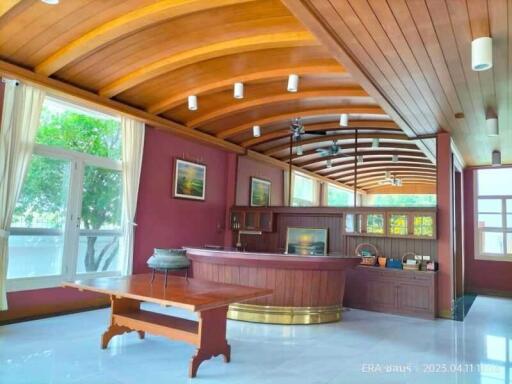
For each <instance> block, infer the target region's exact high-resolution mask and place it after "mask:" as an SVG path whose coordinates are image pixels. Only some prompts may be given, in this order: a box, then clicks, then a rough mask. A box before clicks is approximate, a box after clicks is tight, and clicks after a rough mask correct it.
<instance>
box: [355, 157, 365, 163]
mask: <svg viewBox="0 0 512 384" xmlns="http://www.w3.org/2000/svg"><path fill="white" fill-rule="evenodd" d="M363 162H364V159H363V156H361V155H359V156H357V164H363Z"/></svg>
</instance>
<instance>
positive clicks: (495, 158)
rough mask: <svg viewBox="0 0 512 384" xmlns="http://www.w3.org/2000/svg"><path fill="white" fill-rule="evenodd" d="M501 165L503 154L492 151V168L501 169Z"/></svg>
mask: <svg viewBox="0 0 512 384" xmlns="http://www.w3.org/2000/svg"><path fill="white" fill-rule="evenodd" d="M500 165H501V152H500V151H492V166H493V167H499V166H500Z"/></svg>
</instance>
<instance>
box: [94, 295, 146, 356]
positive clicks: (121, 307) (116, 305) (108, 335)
mask: <svg viewBox="0 0 512 384" xmlns="http://www.w3.org/2000/svg"><path fill="white" fill-rule="evenodd" d="M110 303H111V314H110V325H109V327H108V328H107V330H106V331H105V332H104V333H103V335H102V336H101V348H102V349H106V348H107V346H108V343H109V342H110V340H111V339H112V338H113V337H114V336H117V335H122V334H123V333H127V332H132V331H133V329H131V328H128V327H125V326H122V325H118V324H116V323H115V320H114V315H115V314H122V313H126V312H134V311H139V310H140V301H138V300H132V299H125V298H121V299H120V298H116V297H115V296H111V297H110ZM137 333H138V335H139V338H140V339H141V340H142V339H144V337H145V332H144V331H137Z"/></svg>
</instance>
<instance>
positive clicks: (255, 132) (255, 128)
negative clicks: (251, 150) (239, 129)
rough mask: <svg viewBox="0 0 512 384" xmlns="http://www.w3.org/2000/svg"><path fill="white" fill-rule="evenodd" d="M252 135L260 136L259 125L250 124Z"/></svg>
mask: <svg viewBox="0 0 512 384" xmlns="http://www.w3.org/2000/svg"><path fill="white" fill-rule="evenodd" d="M252 135H253V136H254V137H260V136H261V128H260V126H259V125H253V126H252Z"/></svg>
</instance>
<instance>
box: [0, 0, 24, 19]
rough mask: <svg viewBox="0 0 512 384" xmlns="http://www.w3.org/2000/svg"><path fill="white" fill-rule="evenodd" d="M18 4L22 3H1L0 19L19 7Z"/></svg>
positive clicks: (16, 0)
mask: <svg viewBox="0 0 512 384" xmlns="http://www.w3.org/2000/svg"><path fill="white" fill-rule="evenodd" d="M18 3H21V0H2V1H0V17H2V16H3V15H5V14H6V13H7V12H9V11H10V10H11V9H13V8H14V7H15V6H17V5H18Z"/></svg>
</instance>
